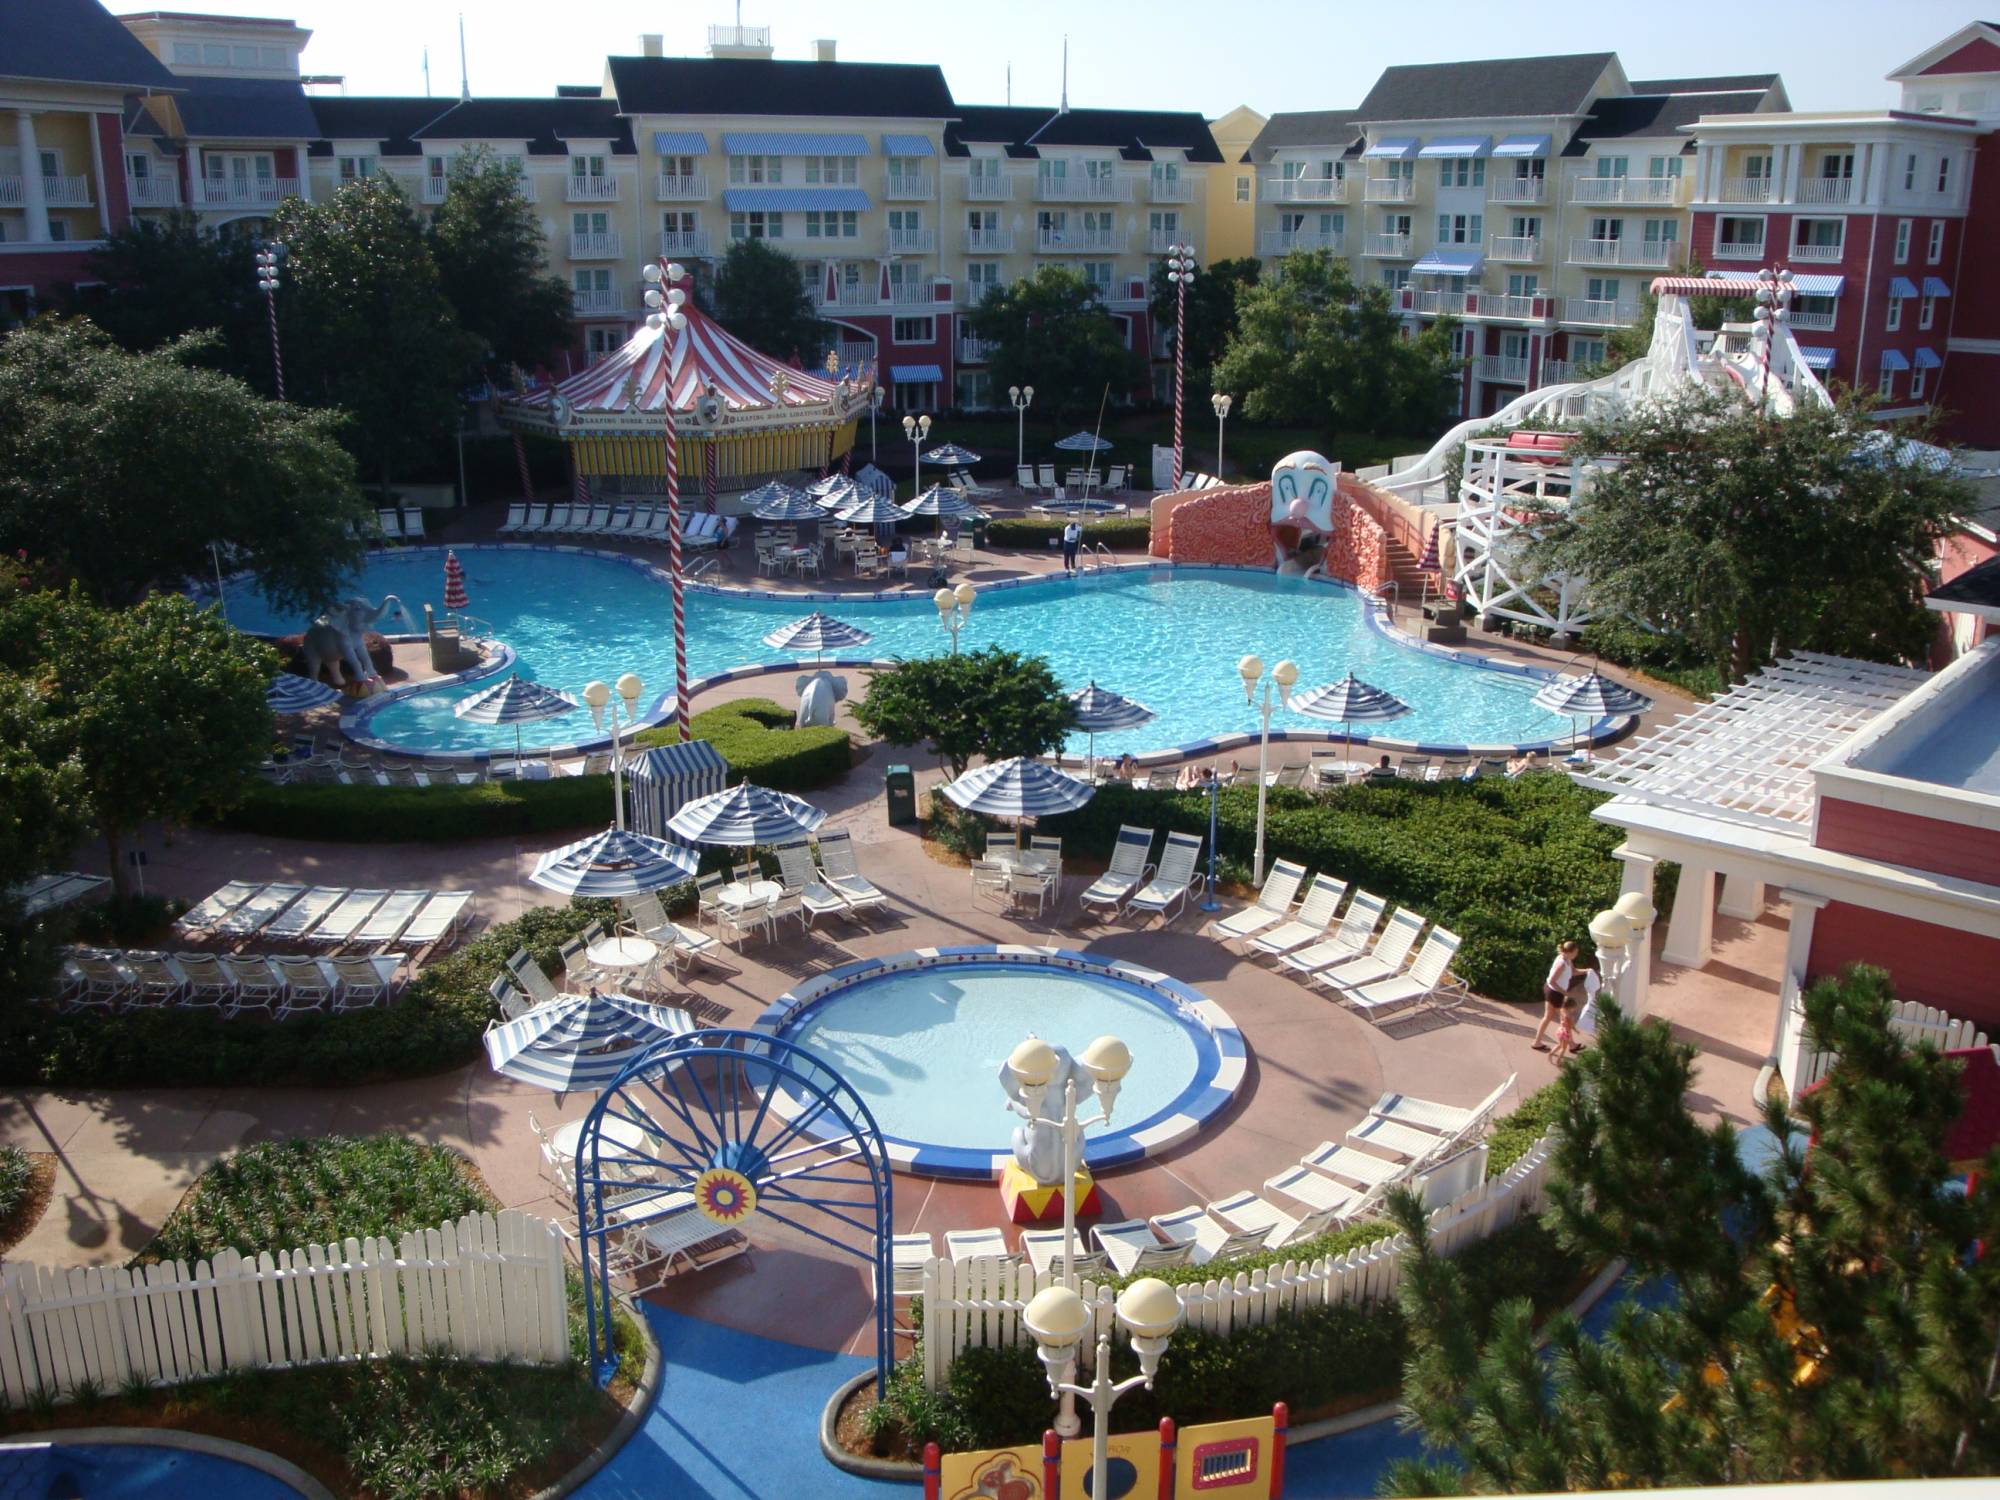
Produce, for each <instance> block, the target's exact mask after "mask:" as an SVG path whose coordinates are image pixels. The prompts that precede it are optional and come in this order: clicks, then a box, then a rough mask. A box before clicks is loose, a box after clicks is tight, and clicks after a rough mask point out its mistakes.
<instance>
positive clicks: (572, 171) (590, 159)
mask: <svg viewBox="0 0 2000 1500" xmlns="http://www.w3.org/2000/svg"><path fill="white" fill-rule="evenodd" d="M569 175H570V176H571V177H573V178H575V179H576V180H577V181H578V182H582V181H583V180H584V179H585V178H587V177H602V176H603V175H604V158H603V157H601V156H572V157H571V158H570V159H569Z"/></svg>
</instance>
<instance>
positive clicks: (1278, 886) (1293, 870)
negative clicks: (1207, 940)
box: [1207, 859, 1306, 942]
mask: <svg viewBox="0 0 2000 1500" xmlns="http://www.w3.org/2000/svg"><path fill="white" fill-rule="evenodd" d="M1305 878H1306V867H1305V866H1304V865H1297V864H1293V863H1292V862H1291V861H1290V860H1288V859H1281V860H1279V861H1277V862H1276V863H1275V864H1273V865H1272V866H1271V869H1270V872H1269V873H1268V874H1266V875H1265V876H1264V888H1263V889H1262V890H1261V891H1259V892H1258V893H1257V899H1256V901H1255V902H1253V903H1252V904H1251V905H1249V906H1246V907H1244V908H1243V910H1241V911H1239V912H1236V913H1234V914H1233V915H1231V916H1227V917H1217V918H1216V919H1215V920H1214V921H1213V922H1210V923H1209V924H1208V928H1207V931H1209V932H1210V933H1212V934H1213V935H1214V936H1216V937H1218V938H1220V939H1222V941H1224V942H1229V941H1232V940H1237V941H1240V940H1242V939H1246V938H1250V937H1254V936H1255V935H1256V934H1258V933H1260V932H1262V931H1263V930H1264V929H1265V928H1267V927H1269V926H1271V925H1272V924H1273V923H1276V922H1282V921H1284V920H1285V917H1286V916H1287V914H1289V913H1290V911H1291V909H1292V903H1293V902H1294V901H1295V900H1297V899H1298V894H1299V885H1300V884H1301V882H1303V881H1304V880H1305Z"/></svg>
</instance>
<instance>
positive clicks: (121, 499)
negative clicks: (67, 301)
mask: <svg viewBox="0 0 2000 1500" xmlns="http://www.w3.org/2000/svg"><path fill="white" fill-rule="evenodd" d="M206 347H207V346H206V345H205V343H204V342H203V340H202V339H200V338H198V337H193V336H190V337H187V338H182V339H179V340H176V341H174V342H173V343H170V344H168V345H166V346H164V347H163V348H160V349H156V350H153V351H151V352H149V353H145V354H130V353H127V352H126V351H125V350H123V349H120V348H119V347H118V346H117V345H115V344H113V343H112V342H111V341H110V340H109V339H108V338H106V337H105V336H104V335H103V334H102V333H101V332H99V331H98V330H97V329H95V328H93V327H92V326H91V325H90V324H89V323H87V322H84V321H82V320H72V321H68V322H58V321H55V320H51V319H44V320H41V321H39V322H37V323H36V324H34V325H33V326H31V327H28V328H23V329H20V330H17V331H16V332H14V333H12V334H9V335H8V336H7V337H6V338H5V339H4V340H0V546H4V547H6V548H8V549H10V550H18V551H23V552H26V553H28V554H29V555H30V556H33V557H36V558H46V559H47V560H48V561H49V562H50V563H52V564H54V565H55V566H57V567H59V568H61V569H62V570H64V571H65V572H66V573H67V574H68V575H70V576H71V577H74V578H76V579H78V580H80V581H81V582H82V583H83V585H84V586H85V588H86V589H88V590H89V592H90V593H91V595H92V596H93V597H95V598H97V599H99V600H101V601H103V602H105V603H108V604H118V603H128V602H130V601H132V600H134V599H137V598H138V597H139V596H140V595H141V594H143V593H144V592H145V591H146V590H147V589H149V588H154V587H160V588H172V587H177V586H178V585H179V583H180V582H181V580H183V579H186V578H205V577H208V576H210V575H211V573H212V571H213V569H214V566H215V563H214V557H213V555H212V554H211V553H210V551H209V549H210V547H211V546H214V547H216V548H218V549H220V551H221V552H222V553H223V555H224V556H226V557H230V558H234V559H235V560H237V561H239V562H241V563H243V564H245V565H247V566H249V567H252V568H255V569H256V570H257V571H258V573H259V574H260V576H261V581H262V583H263V585H264V587H265V589H266V591H267V592H268V593H269V594H270V596H271V597H272V599H273V600H275V601H277V602H279V603H281V604H284V605H287V606H291V607H297V608H312V607H316V606H318V605H320V604H323V603H324V602H325V601H326V600H327V599H328V598H329V597H331V596H332V594H333V592H334V590H335V588H336V587H337V586H338V584H339V583H340V581H341V579H342V577H343V575H344V574H345V573H346V572H347V571H348V569H350V568H351V567H352V566H353V564H354V563H355V562H357V561H358V560H359V558H360V554H361V545H360V543H358V542H357V541H355V540H354V539H353V537H352V536H351V535H350V529H351V528H352V527H353V526H355V525H356V524H358V523H359V522H360V521H361V520H362V519H363V518H364V517H365V516H366V515H367V508H366V507H365V506H364V505H363V504H362V502H361V498H360V494H359V492H358V491H357V489H356V488H355V483H354V462H353V460H352V459H351V458H349V457H348V456H347V454H346V453H345V452H343V451H342V449H341V446H340V444H339V442H338V441H337V440H336V439H335V436H334V430H335V427H336V419H335V418H334V417H333V416H332V415H330V414H328V413H323V412H311V411H306V410H304V409H301V408H298V407H292V406H284V405H281V404H279V403H278V402H275V401H267V400H265V399H264V398H263V397H261V396H259V395H257V394H256V393H255V392H254V391H252V390H251V389H250V388H249V387H247V386H245V385H244V384H243V383H242V382H241V381H239V380H235V379H233V378H231V377H229V376H227V375H222V374H218V373H217V372H215V371H213V370H206V369H200V368H197V367H195V366H194V365H193V363H192V361H193V360H195V359H196V358H197V357H199V355H200V354H201V353H202V352H203V351H204V349H205V348H206Z"/></svg>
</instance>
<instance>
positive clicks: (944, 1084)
mask: <svg viewBox="0 0 2000 1500" xmlns="http://www.w3.org/2000/svg"><path fill="white" fill-rule="evenodd" d="M757 1025H758V1027H759V1028H760V1029H762V1030H766V1031H772V1032H775V1033H776V1034H777V1035H779V1036H781V1037H784V1038H785V1039H786V1040H787V1041H791V1042H795V1043H797V1044H798V1045H800V1046H802V1047H805V1048H807V1049H808V1050H810V1051H812V1052H814V1053H816V1054H817V1055H818V1056H820V1057H821V1058H823V1059H824V1060H825V1061H826V1062H827V1064H828V1065H829V1066H831V1067H832V1068H833V1069H834V1070H835V1071H837V1072H838V1073H839V1074H840V1075H841V1077H843V1078H844V1079H846V1080H847V1082H848V1083H850V1084H852V1085H853V1086H854V1088H855V1090H856V1091H857V1092H858V1093H859V1094H860V1095H861V1096H862V1098H863V1099H864V1100H865V1101H866V1102H867V1105H868V1109H869V1112H870V1113H871V1114H872V1115H874V1117H875V1123H876V1125H877V1126H878V1127H879V1128H880V1130H881V1131H882V1136H883V1140H884V1143H885V1145H886V1146H887V1148H888V1153H889V1156H890V1159H891V1160H892V1161H894V1162H895V1163H896V1164H897V1165H898V1166H900V1167H902V1168H904V1169H905V1170H907V1171H911V1172H915V1173H918V1174H921V1175H924V1176H931V1177H965V1178H977V1179H982V1180H984V1179H990V1178H993V1177H996V1176H998V1175H999V1172H1000V1170H1001V1168H1002V1167H1003V1166H1005V1164H1006V1163H1007V1162H1009V1161H1011V1160H1012V1159H1013V1155H1012V1148H1011V1146H1010V1141H1011V1139H1012V1134H1013V1130H1014V1127H1015V1126H1017V1125H1019V1124H1021V1123H1022V1122H1021V1120H1020V1117H1019V1116H1017V1115H1015V1114H1012V1113H1010V1112H1009V1111H1008V1110H1007V1108H1006V1095H1005V1093H1004V1092H1003V1091H1002V1090H1001V1087H1000V1083H999V1070H1000V1066H1001V1064H1002V1063H1003V1062H1004V1061H1005V1060H1006V1058H1007V1055H1008V1053H1010V1052H1011V1051H1013V1049H1014V1047H1015V1046H1016V1044H1018V1043H1019V1042H1021V1041H1022V1040H1023V1039H1024V1038H1025V1037H1027V1036H1028V1035H1029V1034H1030V1033H1033V1034H1034V1035H1037V1036H1039V1037H1041V1038H1042V1039H1043V1040H1045V1041H1049V1042H1053V1043H1056V1044H1057V1045H1059V1046H1063V1047H1067V1048H1068V1049H1069V1050H1070V1052H1071V1054H1072V1055H1074V1054H1076V1053H1078V1052H1081V1051H1082V1050H1083V1048H1084V1047H1085V1046H1087V1045H1088V1044H1089V1043H1090V1042H1091V1041H1092V1040H1093V1039H1094V1038H1096V1037H1099V1036H1102V1035H1105V1034H1106V1033H1110V1034H1113V1035H1116V1036H1117V1037H1118V1038H1119V1039H1120V1040H1121V1041H1123V1042H1124V1043H1125V1044H1126V1045H1127V1046H1128V1047H1130V1048H1131V1049H1132V1058H1133V1062H1132V1071H1131V1072H1130V1073H1129V1074H1128V1075H1127V1076H1126V1078H1125V1081H1124V1084H1123V1085H1122V1087H1121V1088H1120V1089H1119V1092H1118V1096H1117V1099H1116V1101H1115V1105H1114V1111H1113V1115H1112V1122H1111V1128H1110V1129H1105V1128H1102V1127H1098V1128H1093V1129H1091V1130H1090V1131H1088V1132H1086V1133H1085V1136H1084V1161H1085V1163H1086V1164H1087V1165H1089V1166H1090V1167H1091V1168H1093V1169H1097V1170H1102V1169H1105V1168H1110V1167H1117V1166H1123V1165H1126V1164H1128V1163H1131V1162H1136V1161H1140V1160H1143V1159H1144V1158H1146V1157H1147V1156H1150V1155H1152V1154H1153V1153H1155V1152H1158V1151H1163V1150H1165V1149H1167V1148H1168V1147H1169V1146H1173V1145H1175V1144H1177V1143H1178V1142H1180V1141H1183V1140H1186V1139H1187V1138H1188V1137H1190V1136H1192V1135H1193V1134H1195V1132H1197V1131H1198V1130H1200V1129H1201V1128H1202V1126H1203V1125H1204V1124H1206V1123H1207V1122H1208V1121H1209V1120H1211V1119H1213V1118H1214V1117H1215V1116H1216V1115H1217V1114H1218V1113H1219V1112H1220V1111H1221V1110H1223V1109H1224V1108H1226V1107H1227V1106H1228V1104H1229V1101H1230V1100H1231V1099H1232V1098H1233V1097H1234V1095H1235V1093H1236V1090H1237V1088H1238V1087H1239V1086H1240V1085H1241V1084H1242V1082H1243V1074H1244V1068H1245V1064H1246V1061H1247V1055H1246V1053H1245V1051H1244V1047H1243V1039H1242V1035H1241V1034H1240V1033H1239V1032H1238V1031H1237V1029H1236V1025H1235V1023H1234V1022H1232V1021H1231V1020H1230V1019H1229V1015H1228V1013H1227V1012H1226V1011H1224V1010H1223V1009H1222V1007H1221V1006H1219V1005H1217V1004H1216V1003H1215V1002H1214V1001H1212V1000H1208V999H1206V998H1204V997H1203V996H1202V995H1201V994H1199V993H1198V992H1197V991H1195V990H1193V989H1190V988H1189V987H1188V986H1186V985H1184V984H1181V983H1180V982H1179V981H1177V980H1174V979H1170V978H1168V977H1167V976H1166V975H1164V974H1161V973H1158V972H1157V971H1155V970H1152V969H1146V968H1142V967H1140V966H1139V965H1137V964H1130V963H1122V962H1117V961H1114V960H1109V959H1105V958H1100V957H1095V956H1093V955H1090V954H1084V953H1077V952H1072V951H1069V950H1066V949H1059V948H1031V947H1023V946H1020V945H1016V944H1000V945H988V944H980V945H969V946H965V947H953V948H919V949H916V950H915V951H913V952H909V953H898V954H892V955H891V956H889V957H887V958H878V959H867V960H864V961H862V962H859V963H851V964H843V965H841V966H840V967H839V968H836V969H832V970H829V971H828V972H827V973H825V974H822V975H819V976H816V977H815V978H814V979H812V980H810V981H809V982H807V983H806V984H803V985H801V986H799V988H797V989H795V990H793V991H792V992H790V993H789V994H786V995H781V996H780V997H779V998H778V999H777V1000H776V1001H775V1002H773V1003H772V1004H771V1005H770V1006H769V1007H768V1008H767V1009H766V1010H765V1012H764V1014H763V1015H762V1016H761V1017H759V1018H758V1021H757ZM790 1103H791V1101H790V1100H787V1099H784V1098H783V1097H781V1098H780V1100H779V1101H778V1106H777V1107H778V1108H780V1109H781V1110H787V1112H789V1111H788V1109H787V1107H788V1106H789V1105H790Z"/></svg>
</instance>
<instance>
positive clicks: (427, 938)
mask: <svg viewBox="0 0 2000 1500" xmlns="http://www.w3.org/2000/svg"><path fill="white" fill-rule="evenodd" d="M471 915H472V892H471V891H429V890H418V891H386V890H385V891H376V890H353V889H350V888H348V887H346V886H332V885H315V886H304V885H294V884H289V883H284V882H277V883H265V882H261V881H254V880H232V881H230V882H229V883H228V884H227V885H225V886H222V887H221V888H220V889H218V890H216V891H215V892H214V893H213V894H211V895H210V896H209V897H208V898H207V899H206V900H204V901H202V902H201V903H200V904H198V905H196V906H194V907H191V908H190V909H189V910H188V911H186V912H185V913H183V914H182V915H181V917H180V919H179V920H178V921H176V922H175V923H174V930H175V931H176V932H178V933H179V934H180V935H181V936H182V937H183V938H189V939H196V940H200V939H216V940H223V941H235V942H242V941H247V940H249V939H251V938H257V939H267V940H272V941H285V942H304V943H318V944H324V945H326V946H328V947H345V946H347V945H348V944H352V945H354V946H355V947H358V948H371V947H372V948H378V949H379V948H387V947H390V946H391V945H394V946H396V947H397V948H400V949H404V950H407V951H410V952H418V951H422V950H424V949H428V948H431V947H433V946H435V945H437V944H440V943H447V942H449V941H451V940H453V939H455V938H456V937H457V936H458V935H459V934H460V933H461V932H462V931H463V930H464V927H465V924H466V923H467V922H468V921H469V920H470V919H471Z"/></svg>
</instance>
